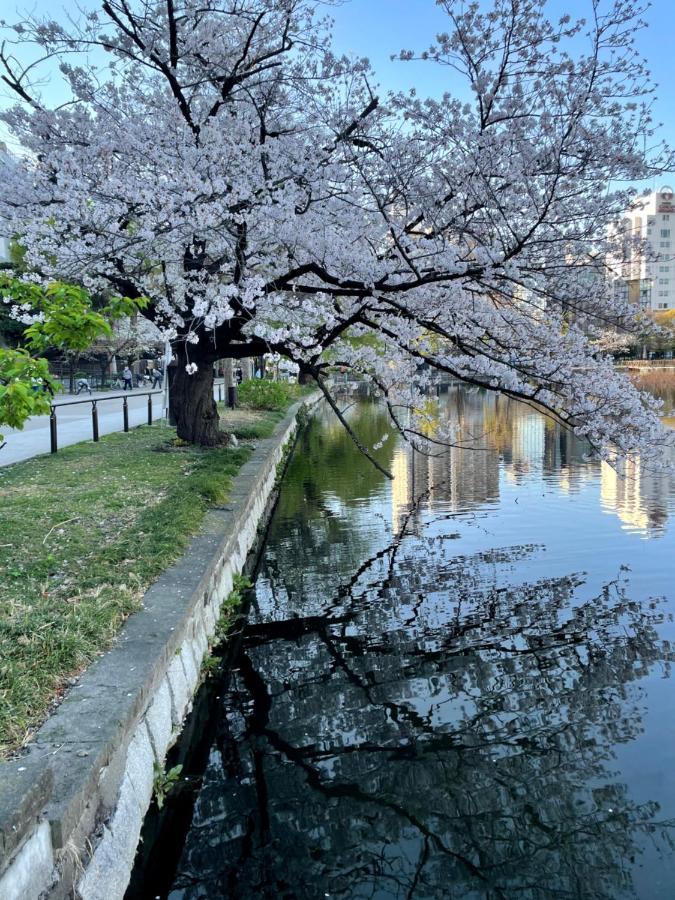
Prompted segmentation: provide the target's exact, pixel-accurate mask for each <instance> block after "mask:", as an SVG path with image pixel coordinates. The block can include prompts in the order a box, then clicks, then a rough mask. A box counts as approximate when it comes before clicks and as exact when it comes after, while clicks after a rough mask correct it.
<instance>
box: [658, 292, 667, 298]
mask: <svg viewBox="0 0 675 900" xmlns="http://www.w3.org/2000/svg"><path fill="white" fill-rule="evenodd" d="M667 296H668V291H659V297H667Z"/></svg>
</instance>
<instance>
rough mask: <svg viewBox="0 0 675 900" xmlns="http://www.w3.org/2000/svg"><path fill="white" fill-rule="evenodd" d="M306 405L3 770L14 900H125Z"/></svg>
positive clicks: (256, 454) (2, 814)
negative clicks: (171, 752) (161, 773)
mask: <svg viewBox="0 0 675 900" xmlns="http://www.w3.org/2000/svg"><path fill="white" fill-rule="evenodd" d="M320 399H321V396H320V395H318V394H315V395H311V396H310V397H309V398H307V400H305V401H304V402H300V403H296V404H294V405H293V406H292V407H291V408H290V409H289V410H288V412H287V414H286V416H285V417H284V418H283V419H282V421H281V422H280V423H279V425H278V426H277V429H276V431H275V433H274V435H273V436H272V437H271V438H268V439H264V440H259V441H258V442H257V446H256V448H255V450H254V451H253V454H252V456H251V458H250V459H249V460H248V461H247V462H246V463H245V464H244V465H243V466H242V468H241V469H240V470H239V472H238V473H237V475H236V476H235V478H234V479H233V483H232V488H231V491H230V499H229V502H228V505H227V506H225V507H222V508H218V509H212V510H209V511H208V513H207V515H206V517H205V520H204V523H203V524H202V528H201V530H200V531H199V532H198V534H197V535H195V537H194V538H193V539H192V540H191V542H190V545H189V547H188V549H187V551H186V552H185V554H184V555H183V556H182V557H181V558H180V559H179V560H178V561H177V562H176V563H174V564H173V565H172V566H171V567H170V568H169V569H167V570H166V571H165V572H164V573H163V574H162V575H161V576H160V577H159V579H158V580H157V581H156V582H154V584H152V585H151V587H150V588H149V589H148V591H147V592H146V594H145V595H144V597H143V601H142V607H141V609H140V610H139V611H138V612H137V613H134V615H132V616H131V617H130V618H129V619H128V620H127V621H126V622H125V624H124V626H123V627H122V630H121V631H120V634H119V636H118V639H117V642H116V643H115V644H114V646H113V647H112V649H110V650H109V651H108V652H107V653H104V654H103V655H102V656H101V657H99V659H97V660H96V661H95V662H94V663H92V664H91V666H90V667H89V668H88V669H87V670H86V672H85V673H84V674H83V675H82V677H81V678H80V679H79V681H78V683H77V684H76V685H75V686H74V687H73V688H72V689H71V690H70V691H69V692H68V694H67V696H66V698H65V699H64V700H63V702H62V703H61V704H60V706H59V707H58V708H57V709H56V710H55V712H54V713H53V715H51V716H50V717H49V718H48V719H47V721H46V722H45V724H44V725H43V726H42V727H41V728H40V730H39V731H38V733H37V735H36V738H35V740H34V741H33V742H32V743H31V744H30V745H29V746H28V747H27V748H26V753H25V755H23V756H22V757H20V758H18V759H14V760H11V761H9V762H6V763H0V900H38V898H40V897H49V898H50V900H60V898H65V897H77V898H81V900H115V898H119V900H122V898H123V896H124V892H125V890H126V887H127V883H128V880H129V876H130V873H131V869H132V866H133V862H134V857H135V854H136V847H137V844H138V839H139V835H140V830H141V826H142V823H143V819H144V817H145V813H146V811H147V809H148V807H149V805H150V802H151V800H152V793H153V782H154V774H155V773H154V769H155V766H156V765H157V764H159V765H160V766H162V767H163V762H164V758H165V756H166V753H167V750H168V749H169V748H170V747H171V746H172V744H173V743H174V742H175V741H176V739H177V738H178V736H179V734H180V732H181V729H182V723H183V721H184V719H185V716H186V714H187V712H188V711H189V709H190V707H191V704H192V698H193V695H194V693H195V691H196V689H197V687H198V685H199V683H200V670H201V665H202V661H203V659H204V655H205V653H206V652H207V650H208V647H209V642H210V639H211V637H212V636H213V634H214V632H215V628H216V622H217V620H218V615H219V612H220V607H221V604H222V602H223V600H224V599H225V598H226V597H227V596H228V594H229V593H230V591H231V590H232V586H233V578H234V576H235V575H237V574H238V573H239V572H241V570H242V568H243V566H244V564H245V562H246V557H247V555H248V553H249V550H250V549H251V547H252V546H253V544H254V542H255V539H256V535H257V531H258V528H259V527H260V526H261V525H262V524H264V523H265V519H266V515H267V513H268V500H269V497H270V495H271V494H272V492H273V490H274V486H275V481H276V476H277V467H278V465H279V463H280V462H281V461H282V459H283V458H284V455H285V451H286V447H287V445H288V444H289V442H291V440H292V438H293V436H294V434H295V431H296V427H297V416H298V413H299V412H300V410H301V408H309V407H312V406H314V405H315V404H316V403H318V402H319V401H320Z"/></svg>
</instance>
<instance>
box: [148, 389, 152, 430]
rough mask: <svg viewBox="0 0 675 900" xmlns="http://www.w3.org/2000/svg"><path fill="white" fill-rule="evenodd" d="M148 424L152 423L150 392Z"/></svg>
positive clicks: (149, 397)
mask: <svg viewBox="0 0 675 900" xmlns="http://www.w3.org/2000/svg"><path fill="white" fill-rule="evenodd" d="M148 425H152V394H148Z"/></svg>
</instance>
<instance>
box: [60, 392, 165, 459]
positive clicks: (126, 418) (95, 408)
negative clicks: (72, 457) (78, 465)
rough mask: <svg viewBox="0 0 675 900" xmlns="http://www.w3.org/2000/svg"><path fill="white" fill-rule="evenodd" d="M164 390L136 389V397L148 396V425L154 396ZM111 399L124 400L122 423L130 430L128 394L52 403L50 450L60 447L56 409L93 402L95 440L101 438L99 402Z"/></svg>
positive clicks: (150, 420) (125, 429)
mask: <svg viewBox="0 0 675 900" xmlns="http://www.w3.org/2000/svg"><path fill="white" fill-rule="evenodd" d="M161 393H162V391H141V392H139V391H135V392H134V394H133V396H134V397H147V398H148V425H152V398H153V395H155V394H161ZM111 400H121V401H122V425H123V428H124V431H129V403H128V402H127V395H126V394H124V395H123V396H121V397H120V396H119V395H116V396H115V397H97V398H96V399H95V400H93V399H91V398H87V399H86V400H66V401H65V402H64V403H52V404H51V407H50V409H51V412H50V414H49V443H50V450H51V452H52V453H56V452H57V450H58V449H59V442H58V419H57V416H56V410H57V409H60V408H61V407H62V406H77V405H78V404H81V403H91V430H92V437H93V439H94V441H98V439H99V430H98V404H99V403H105V402H110V401H111Z"/></svg>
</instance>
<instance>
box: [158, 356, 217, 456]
mask: <svg viewBox="0 0 675 900" xmlns="http://www.w3.org/2000/svg"><path fill="white" fill-rule="evenodd" d="M191 355H192V356H193V359H192V361H193V362H196V364H197V367H198V368H197V371H196V372H194V373H193V374H192V375H190V374H188V373H187V372H186V370H185V366H186V365H187V358H186V356H185V353H184V351H183V350H182V349H179V348H176V362H177V365H176V370H175V375H174V378H173V381H172V383H171V389H170V392H169V404H170V407H171V414H172V418H173V421H175V423H176V431H177V433H178V437H179V438H182V440H184V441H189V442H190V443H191V444H200V445H201V446H202V447H215V446H216V445H217V444H220V443H222V441H223V439H224V437H225V435H224V433H223V432H221V431H220V428H219V416H218V408H217V406H216V401H215V400H214V398H213V363H212V361H211V360H209V359H203V358H198V357H196V354H191ZM195 357H196V358H195Z"/></svg>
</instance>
